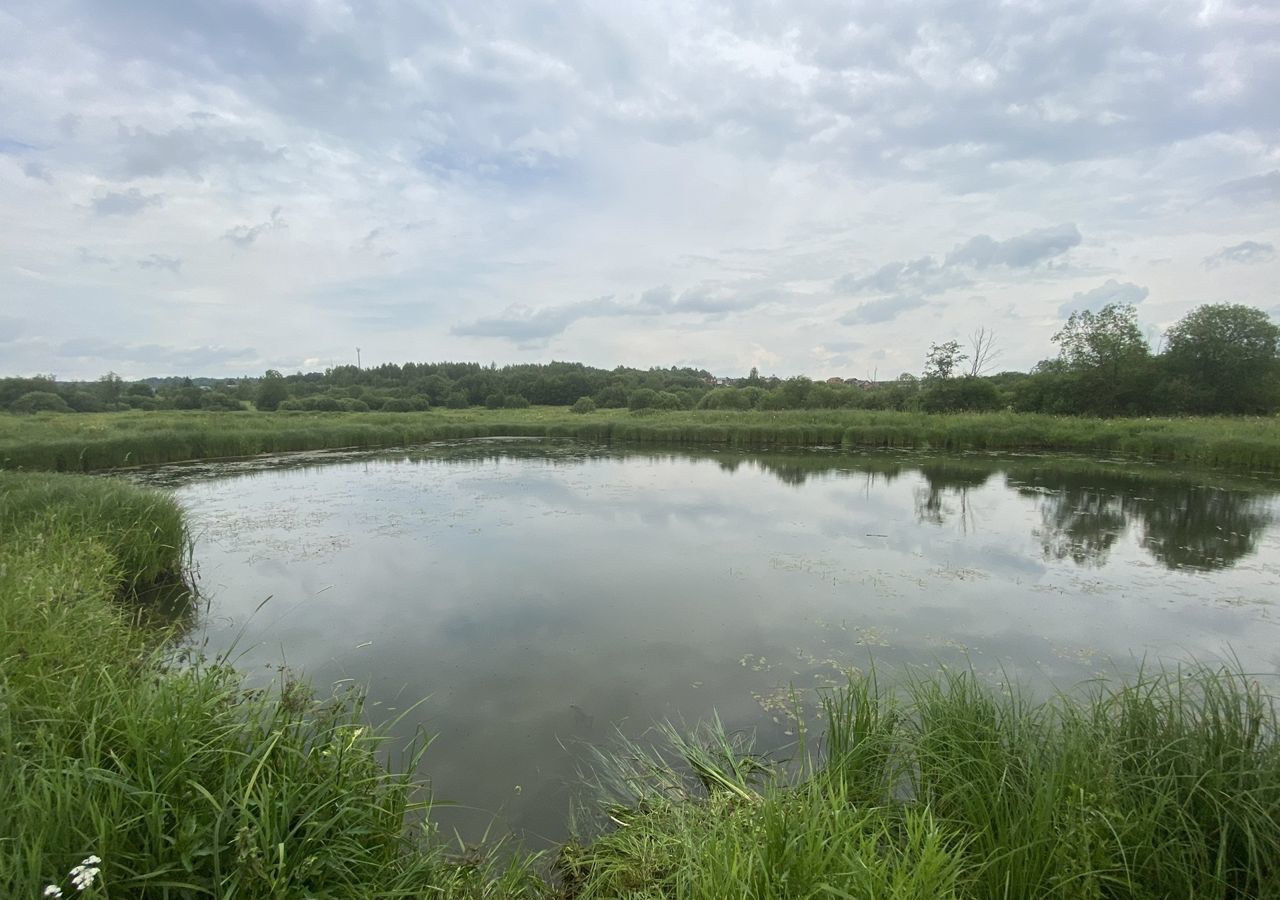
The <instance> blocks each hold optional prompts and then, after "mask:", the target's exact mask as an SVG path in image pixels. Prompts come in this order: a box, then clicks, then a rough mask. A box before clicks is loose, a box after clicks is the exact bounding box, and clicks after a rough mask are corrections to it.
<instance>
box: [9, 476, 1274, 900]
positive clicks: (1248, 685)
mask: <svg viewBox="0 0 1280 900" xmlns="http://www.w3.org/2000/svg"><path fill="white" fill-rule="evenodd" d="M185 543H186V541H185V535H184V533H183V527H182V518H181V515H180V513H179V511H178V510H177V508H176V507H175V506H174V504H173V503H172V502H171V501H170V500H169V499H168V498H167V497H165V496H164V495H162V494H158V493H155V492H153V491H149V490H145V489H141V488H137V487H133V486H128V485H122V484H118V483H115V482H113V481H111V480H107V479H92V478H86V477H83V476H74V475H48V474H29V473H0V797H3V798H4V803H2V804H0V895H3V896H6V897H9V896H12V897H32V898H34V897H38V896H40V893H41V891H42V890H43V889H44V887H45V886H46V885H48V884H51V883H52V884H60V885H61V886H62V887H63V889H64V890H65V891H66V893H67V894H68V895H70V894H72V893H74V891H73V890H72V888H71V887H70V885H69V884H68V874H67V873H68V872H69V871H70V870H71V869H72V868H73V867H74V866H76V865H77V864H79V863H80V862H81V861H82V860H84V859H86V858H88V857H89V856H91V855H93V856H97V857H100V858H101V860H102V862H101V863H100V869H101V872H100V881H99V883H98V884H97V885H96V886H95V887H94V888H93V889H92V890H93V891H95V892H97V895H98V896H109V897H130V898H132V897H206V896H207V897H245V898H268V897H271V898H274V897H317V898H318V897H352V898H355V897H361V898H363V897H433V898H434V897H445V898H447V897H459V898H461V897H468V898H471V897H476V898H480V897H492V898H506V897H563V898H606V897H610V898H612V897H636V898H641V897H643V898H675V897H689V898H704V897H705V898H719V897H749V898H775V897H777V898H781V897H788V898H790V897H797V898H819V897H821V898H849V897H853V898H866V900H886V898H887V900H906V898H911V900H946V898H957V900H970V898H972V900H997V898H1000V900H1014V898H1025V900H1039V898H1063V900H1066V898H1142V900H1146V898H1151V900H1155V898H1168V897H1196V898H1221V900H1229V898H1232V900H1244V898H1258V900H1270V898H1280V739H1278V738H1277V722H1276V712H1275V704H1274V701H1273V699H1272V695H1271V694H1270V693H1268V692H1267V690H1266V689H1264V688H1263V687H1262V686H1260V685H1259V683H1258V682H1257V681H1255V680H1253V679H1251V678H1248V677H1245V676H1243V675H1240V674H1239V673H1233V672H1229V671H1228V672H1219V671H1209V670H1204V669H1196V670H1192V671H1190V672H1188V673H1183V674H1179V673H1155V674H1149V675H1147V676H1144V677H1141V678H1139V679H1138V680H1137V681H1136V682H1134V683H1132V684H1130V685H1128V686H1117V687H1108V686H1106V685H1099V686H1097V687H1096V688H1095V689H1094V690H1092V691H1091V692H1088V693H1086V694H1084V695H1081V694H1078V693H1077V694H1073V695H1071V697H1065V696H1064V697H1060V698H1057V699H1054V700H1051V701H1049V702H1044V703H1041V702H1031V701H1029V700H1026V699H1024V698H1020V697H1018V696H1016V695H1013V696H1011V695H1008V694H1005V693H1001V692H1000V691H998V690H996V689H994V688H989V687H986V686H984V685H982V684H980V683H979V682H978V681H977V680H975V678H974V677H973V676H972V675H971V674H969V673H960V674H947V673H941V674H937V675H931V676H921V677H920V678H919V679H918V680H916V681H914V682H912V683H908V684H905V685H899V686H897V689H896V690H895V691H892V692H890V691H882V690H879V689H878V688H877V686H876V685H875V683H874V682H873V681H866V680H863V681H857V682H854V683H851V684H850V685H849V687H848V688H847V689H846V690H843V691H840V692H836V693H834V694H832V695H831V696H830V698H829V699H828V702H827V704H826V707H825V713H826V717H825V718H826V720H825V723H823V727H821V728H815V729H813V730H812V732H811V733H810V735H809V736H808V737H807V738H806V742H805V743H802V744H801V745H799V746H798V747H795V748H792V749H791V750H790V751H789V752H788V753H787V754H785V755H786V756H787V757H788V758H789V762H788V763H787V764H775V763H772V762H770V761H769V760H768V759H767V758H766V757H764V756H761V755H759V754H757V753H756V751H755V749H754V748H753V747H752V746H751V745H750V743H749V742H748V741H747V740H745V739H744V738H742V737H741V736H729V735H725V734H724V733H723V731H721V730H720V729H718V728H715V727H704V728H702V729H699V730H698V731H697V732H696V733H695V734H693V735H691V736H688V737H684V736H681V735H680V734H678V733H676V732H675V731H674V730H669V731H668V732H667V734H666V738H667V743H666V745H665V746H662V745H660V746H658V747H657V748H654V747H652V746H649V745H645V746H639V745H633V746H629V747H623V748H620V749H618V750H617V751H613V752H602V753H600V754H599V757H598V764H597V766H596V767H595V772H596V776H597V779H598V782H599V783H598V785H597V788H598V790H599V796H600V803H599V805H598V806H593V807H592V810H591V811H592V812H593V813H598V812H604V813H606V814H607V816H608V818H609V819H611V820H612V823H613V824H612V825H611V827H609V828H607V829H604V830H602V831H600V832H599V833H594V834H592V835H589V836H585V837H583V838H582V839H580V840H579V841H576V842H573V843H570V844H568V845H566V846H565V847H564V848H563V849H562V850H561V852H560V853H559V855H558V859H557V865H556V867H555V869H554V871H552V872H550V873H548V872H547V871H546V870H545V867H544V868H540V867H539V866H538V865H537V861H536V860H529V859H526V858H522V857H516V858H514V860H513V861H510V862H508V863H504V864H502V865H501V866H499V865H498V864H496V863H495V862H494V861H493V858H492V857H491V856H488V855H486V854H475V855H474V856H473V857H472V858H471V859H469V860H467V861H459V860H457V859H452V858H450V857H448V856H447V855H446V854H445V853H444V851H443V850H442V848H441V844H440V843H439V842H438V840H437V839H436V838H435V836H434V835H433V834H432V833H431V830H430V828H429V826H427V825H425V824H423V823H424V818H423V816H424V815H425V810H423V809H422V808H421V806H420V805H419V804H420V803H421V802H422V801H423V800H424V796H425V795H424V794H423V792H422V789H421V785H420V784H419V783H418V782H417V781H416V780H415V777H413V776H410V775H403V774H395V773H394V772H391V771H388V769H387V768H385V767H384V765H383V764H382V759H383V757H384V755H385V754H384V751H385V750H387V749H388V748H386V747H385V746H383V745H382V744H381V743H380V741H379V738H378V737H377V736H376V735H375V734H374V733H373V732H371V731H370V730H368V729H367V728H366V727H365V726H366V724H367V723H366V722H365V721H364V718H363V715H362V710H361V708H360V706H359V704H358V702H354V701H351V700H343V699H341V698H339V699H328V700H326V701H325V702H316V701H315V700H314V699H312V698H311V697H310V696H309V694H308V691H307V689H306V687H305V685H300V684H297V683H294V682H292V681H288V680H285V681H282V683H281V684H280V686H279V687H278V689H277V690H275V691H272V692H267V693H260V692H255V691H246V690H245V689H244V686H243V684H242V681H241V679H240V677H239V676H238V675H237V674H236V673H235V672H234V671H233V670H232V669H230V668H228V667H225V666H218V665H208V664H200V665H191V666H182V667H172V666H170V665H169V662H170V660H169V659H168V658H167V657H166V656H165V654H164V653H163V652H159V651H157V650H155V649H154V647H155V644H156V641H155V640H154V635H152V634H149V633H147V632H145V631H144V630H142V629H140V628H137V627H135V626H134V625H133V624H132V622H133V620H134V617H133V615H132V613H131V604H132V603H133V602H134V599H133V598H134V594H135V592H136V591H137V590H138V589H140V588H142V587H145V586H146V585H147V584H148V583H150V582H151V581H153V580H155V579H156V578H160V577H163V576H164V574H165V573H167V572H171V571H173V570H174V569H175V568H177V567H179V566H180V565H181V563H182V558H183V557H182V554H183V552H184V549H183V548H184V546H185ZM419 749H420V748H419ZM396 758H397V759H398V761H399V764H400V768H399V769H398V771H401V772H414V771H416V767H417V763H418V756H417V753H416V751H414V750H412V749H411V750H409V751H406V752H405V753H403V754H398V755H397V756H396ZM428 761H429V757H428Z"/></svg>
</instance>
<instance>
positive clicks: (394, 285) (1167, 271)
mask: <svg viewBox="0 0 1280 900" xmlns="http://www.w3.org/2000/svg"><path fill="white" fill-rule="evenodd" d="M0 59H3V60H4V63H3V66H0V375H11V374H26V375H29V374H35V373H46V374H48V373H52V374H54V375H56V376H57V377H59V378H63V379H74V378H92V377H96V376H98V375H101V374H103V373H105V372H107V371H114V372H117V373H119V374H121V375H124V376H125V377H130V378H139V377H145V376H158V375H171V374H190V375H228V376H237V375H252V374H260V373H261V372H263V371H264V370H266V369H268V368H274V369H279V370H281V371H285V372H293V371H298V370H303V371H309V370H319V369H324V368H327V367H329V366H332V365H343V364H348V363H354V362H355V361H356V347H359V348H361V351H360V358H361V361H362V362H363V364H364V365H376V364H378V363H382V362H404V361H407V360H414V361H433V360H468V361H478V362H481V363H486V364H487V363H489V362H491V361H492V362H497V363H498V364H499V365H502V364H505V363H514V362H545V361H550V360H553V359H554V360H570V361H581V362H585V363H588V364H591V365H597V366H603V367H607V368H611V367H613V366H616V365H629V366H638V367H642V368H647V367H650V366H662V367H667V366H673V365H674V366H693V367H696V368H705V369H708V370H710V371H711V372H713V373H715V374H717V375H729V376H732V375H741V374H745V373H746V372H747V371H748V370H749V369H750V368H751V367H752V366H756V367H758V368H759V369H760V371H761V372H762V373H765V374H771V373H774V374H778V375H782V376H787V375H792V374H805V375H809V376H811V377H815V378H826V377H829V376H833V375H837V376H842V377H849V378H868V377H879V378H882V379H883V378H893V377H896V376H897V375H898V374H899V373H902V372H913V373H919V372H920V371H921V369H922V368H923V364H924V357H925V353H926V352H927V350H928V347H929V344H930V343H931V342H939V343H940V342H943V341H946V340H951V339H955V340H959V341H961V342H966V341H967V340H968V337H969V335H970V334H971V333H973V332H974V331H976V330H977V329H978V328H986V329H987V330H988V331H993V332H994V333H995V334H996V338H997V340H996V345H997V348H998V349H999V350H1000V351H1001V355H1000V356H999V358H998V360H996V368H997V369H1024V370H1025V369H1027V368H1029V367H1030V366H1032V365H1034V364H1035V363H1036V362H1037V361H1038V360H1041V359H1045V358H1047V357H1050V356H1053V355H1054V353H1055V349H1056V348H1055V345H1054V344H1053V343H1052V340H1051V338H1052V336H1053V334H1054V333H1055V332H1056V331H1057V330H1058V329H1059V328H1060V327H1061V326H1062V325H1063V323H1064V321H1065V319H1066V317H1068V316H1069V315H1070V314H1071V313H1072V312H1073V311H1075V310H1082V309H1094V310H1096V309H1099V308H1101V307H1102V306H1103V305H1105V304H1106V303H1109V302H1125V303H1132V304H1134V305H1135V306H1136V308H1137V310H1138V316H1139V319H1140V321H1141V323H1142V326H1143V328H1144V329H1145V330H1146V331H1147V333H1148V335H1149V337H1150V339H1151V341H1152V344H1153V346H1158V344H1159V341H1160V336H1161V334H1162V333H1163V331H1164V330H1165V329H1167V328H1168V327H1169V326H1170V325H1172V324H1173V323H1174V322H1176V321H1177V320H1178V319H1179V318H1180V317H1181V316H1183V315H1185V314H1186V313H1187V312H1189V311H1190V310H1192V309H1194V308H1195V307H1197V306H1199V305H1201V304H1204V303H1220V302H1237V303H1246V304H1250V305H1253V306H1258V307H1260V308H1263V309H1266V310H1268V311H1270V312H1271V313H1272V315H1280V290H1277V285H1280V250H1277V247H1278V246H1280V99H1277V97H1278V95H1277V91H1278V90H1280V88H1277V85H1280V3H1276V2H1274V0H1256V2H1250V0H1235V2H1232V0H1211V2H1181V0H1167V2H1142V3H1134V2H1126V0H1104V2H1096V3H1090V2H1065V0H1062V2H1059V0H1009V2H1005V3H991V2H974V0H952V2H903V3H884V2H865V3H864V2H848V0H844V2H828V0H785V2H751V0H730V2H710V0H708V2H667V0H645V2H630V0H600V2H594V3H586V2H576V0H551V2H541V0H528V2H520V3H487V2H485V3H477V2H475V0H470V2H457V3H454V2H448V0H440V2H397V0H375V2H368V3H355V2H341V0H269V2H268V0H262V2H244V0H184V2H180V3H179V2H171V0H114V2H111V3H103V2H100V0H45V2H41V3H13V4H5V5H4V6H3V8H0Z"/></svg>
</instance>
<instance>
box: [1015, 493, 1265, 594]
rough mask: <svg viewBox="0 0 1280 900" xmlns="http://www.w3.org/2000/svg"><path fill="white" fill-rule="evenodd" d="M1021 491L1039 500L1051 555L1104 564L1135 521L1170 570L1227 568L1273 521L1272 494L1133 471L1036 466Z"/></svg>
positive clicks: (1043, 533) (1148, 547) (1145, 545)
mask: <svg viewBox="0 0 1280 900" xmlns="http://www.w3.org/2000/svg"><path fill="white" fill-rule="evenodd" d="M1021 483H1022V484H1023V485H1025V486H1024V487H1021V488H1020V493H1022V494H1023V495H1024V496H1027V495H1034V496H1035V497H1036V498H1037V500H1038V502H1039V505H1040V519H1041V527H1040V528H1038V529H1037V534H1038V535H1039V537H1040V545H1041V547H1042V549H1043V551H1044V555H1045V558H1046V559H1067V558H1070V559H1072V560H1073V561H1074V562H1076V563H1078V564H1080V565H1093V566H1101V565H1103V564H1105V563H1106V560H1107V555H1108V553H1109V551H1110V550H1111V548H1112V547H1113V546H1114V545H1115V543H1116V541H1117V539H1119V537H1120V536H1121V535H1122V534H1123V533H1124V532H1125V529H1126V528H1127V527H1129V525H1130V524H1132V525H1133V526H1134V527H1135V529H1138V530H1140V533H1141V539H1140V544H1141V546H1142V547H1143V549H1145V550H1146V551H1147V552H1149V553H1150V554H1151V555H1152V556H1153V557H1155V559H1156V560H1157V561H1159V562H1161V563H1163V564H1164V565H1165V566H1167V567H1169V568H1170V569H1200V570H1206V571H1207V570H1211V569H1221V568H1225V567H1227V566H1230V565H1233V564H1234V563H1235V562H1236V561H1237V560H1239V559H1241V558H1242V557H1244V556H1247V555H1248V554H1250V553H1252V552H1253V551H1254V550H1255V549H1256V547H1257V542H1258V539H1259V538H1260V537H1261V536H1262V534H1263V532H1264V531H1265V530H1266V528H1267V527H1268V526H1269V525H1270V524H1271V513H1270V512H1269V511H1268V510H1267V505H1266V497H1265V496H1258V495H1254V494H1249V493H1246V492H1244V491H1238V490H1224V489H1221V488H1211V487H1202V486H1199V485H1193V484H1187V483H1185V482H1159V481H1154V480H1147V479H1137V478H1134V477H1115V476H1112V477H1107V476H1099V475H1093V474H1064V473H1049V472H1035V473H1032V475H1031V477H1030V478H1027V479H1025V480H1023V481H1022V482H1021Z"/></svg>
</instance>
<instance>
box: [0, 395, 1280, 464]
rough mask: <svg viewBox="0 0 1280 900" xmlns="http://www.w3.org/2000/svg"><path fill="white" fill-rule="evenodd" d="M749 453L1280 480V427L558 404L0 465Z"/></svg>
mask: <svg viewBox="0 0 1280 900" xmlns="http://www.w3.org/2000/svg"><path fill="white" fill-rule="evenodd" d="M497 436H511V437H572V438H580V439H583V440H590V441H597V442H601V443H616V444H642V445H674V446H698V445H708V446H726V447H740V448H756V447H811V446H828V447H897V448H919V449H925V448H928V449H945V450H1066V451H1073V452H1085V453H1111V454H1124V455H1128V456H1131V457H1134V458H1141V459H1153V460H1162V461H1170V462H1179V463H1187V464H1192V465H1204V466H1218V467H1222V468H1227V469H1232V470H1236V471H1272V472H1274V471H1280V419H1276V418H1258V419H1246V418H1231V419H1229V418H1219V419H1190V418H1188V419H1083V418H1068V417H1056V416H1044V415H1032V414H1020V413H982V414H954V415H941V414H939V415H929V414H924V413H900V412H871V411H867V410H790V411H779V412H731V411H713V410H699V411H677V412H662V413H652V414H649V415H635V414H633V413H630V412H628V411H626V410H598V411H596V412H593V413H589V414H586V415H579V414H574V413H571V412H569V410H567V409H564V408H560V407H535V408H532V409H526V410H505V409H504V410H479V409H471V410H433V411H431V412H425V413H296V412H289V413H262V412H250V411H243V412H223V413H214V412H195V411H192V412H178V411H171V412H125V413H102V414H93V415H77V416H67V415H55V414H40V415H35V416H17V415H8V414H2V415H0V468H8V469H18V468H21V469H44V470H51V471H66V472H89V471H97V470H101V469H112V468H120V467H126V466H137V465H154V464H161V463H170V462H182V461H185V460H193V459H214V458H229V457H244V456H254V455H257V454H260V453H279V452H286V451H298V450H322V449H337V448H377V447H393V446H405V445H408V444H414V443H421V442H425V441H435V440H451V439H461V438H474V437H497Z"/></svg>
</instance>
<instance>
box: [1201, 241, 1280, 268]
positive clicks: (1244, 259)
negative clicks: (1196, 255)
mask: <svg viewBox="0 0 1280 900" xmlns="http://www.w3.org/2000/svg"><path fill="white" fill-rule="evenodd" d="M1275 258H1276V248H1275V245H1274V244H1264V243H1259V242H1258V241H1242V242H1241V243H1239V244H1232V245H1231V246H1230V247H1223V248H1222V249H1221V250H1219V251H1218V252H1217V253H1212V254H1210V255H1209V256H1206V257H1205V258H1204V267H1205V268H1206V269H1216V268H1218V266H1223V265H1227V264H1228V263H1264V262H1270V261H1271V260H1273V259H1275Z"/></svg>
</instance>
